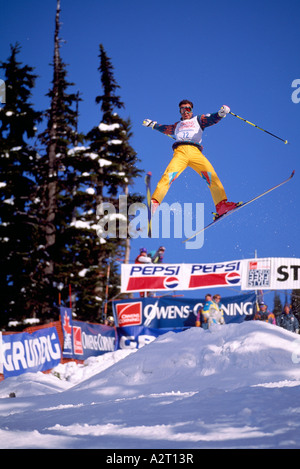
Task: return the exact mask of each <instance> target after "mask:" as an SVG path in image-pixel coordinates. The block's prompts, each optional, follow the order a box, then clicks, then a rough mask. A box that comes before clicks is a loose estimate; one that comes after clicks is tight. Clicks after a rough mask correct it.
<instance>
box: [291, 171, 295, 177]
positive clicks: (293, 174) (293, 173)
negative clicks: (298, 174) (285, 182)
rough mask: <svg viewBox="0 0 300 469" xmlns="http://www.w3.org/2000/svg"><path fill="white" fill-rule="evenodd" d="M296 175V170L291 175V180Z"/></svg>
mask: <svg viewBox="0 0 300 469" xmlns="http://www.w3.org/2000/svg"><path fill="white" fill-rule="evenodd" d="M294 174H295V170H293V172H292V174H291V178H292V177H293V176H294Z"/></svg>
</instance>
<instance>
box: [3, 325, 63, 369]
mask: <svg viewBox="0 0 300 469" xmlns="http://www.w3.org/2000/svg"><path fill="white" fill-rule="evenodd" d="M2 352H3V373H4V378H8V377H10V376H18V375H21V374H23V373H28V372H31V373H36V372H38V371H46V370H50V369H51V368H54V367H55V366H57V365H58V364H59V363H60V359H61V348H60V343H59V338H58V334H57V330H56V328H55V327H49V328H47V329H41V330H39V331H36V332H33V333H32V334H28V333H26V332H23V333H20V334H8V335H2Z"/></svg>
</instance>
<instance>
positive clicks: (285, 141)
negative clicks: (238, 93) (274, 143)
mask: <svg viewBox="0 0 300 469" xmlns="http://www.w3.org/2000/svg"><path fill="white" fill-rule="evenodd" d="M229 114H231V115H232V116H235V117H237V118H238V119H241V120H242V121H244V122H247V124H250V125H253V127H256V128H257V129H259V130H262V131H263V132H266V134H269V135H272V137H275V138H278V140H281V141H282V142H284V143H285V144H286V143H289V142H288V141H287V140H284V139H283V138H280V137H277V135H274V134H272V133H271V132H269V131H268V130H265V129H262V128H261V127H258V125H256V124H253V123H252V122H249V121H247V120H246V119H244V118H243V117H240V116H238V115H237V114H234V112H231V111H229Z"/></svg>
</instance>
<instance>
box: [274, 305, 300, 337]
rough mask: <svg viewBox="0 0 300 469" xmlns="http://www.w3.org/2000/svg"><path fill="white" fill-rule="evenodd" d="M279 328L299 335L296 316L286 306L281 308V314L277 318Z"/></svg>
mask: <svg viewBox="0 0 300 469" xmlns="http://www.w3.org/2000/svg"><path fill="white" fill-rule="evenodd" d="M278 325H279V326H280V327H283V328H284V329H286V330H287V331H290V332H296V333H297V334H298V333H299V322H298V319H297V318H296V316H295V315H294V314H293V313H292V311H291V310H290V306H289V305H288V304H286V305H285V306H284V308H283V313H282V314H281V316H280V318H279V324H278Z"/></svg>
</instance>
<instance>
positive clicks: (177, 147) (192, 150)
mask: <svg viewBox="0 0 300 469" xmlns="http://www.w3.org/2000/svg"><path fill="white" fill-rule="evenodd" d="M179 110H180V114H181V120H180V121H179V122H176V123H175V124H173V125H160V124H158V123H157V122H156V121H152V120H150V119H145V120H144V121H143V125H144V126H145V127H151V128H152V129H155V130H158V131H160V132H162V133H164V134H166V135H169V136H172V137H174V138H175V140H176V141H175V143H174V144H173V150H174V154H173V158H172V160H171V161H170V163H169V165H168V167H167V168H166V170H165V172H164V174H163V176H162V178H161V179H160V181H159V182H158V184H157V186H156V189H155V191H154V193H153V195H152V198H151V211H152V215H153V214H154V212H155V210H156V209H157V207H158V206H159V205H160V204H161V202H162V200H163V199H164V197H165V195H166V194H167V192H168V190H169V188H170V185H171V184H172V182H173V181H174V180H175V179H176V178H178V176H179V175H180V174H181V173H182V171H184V170H185V169H186V168H187V166H189V167H191V168H192V169H194V170H195V171H196V172H197V173H198V174H199V175H200V176H201V177H202V178H203V179H204V180H205V181H206V183H207V184H208V186H209V188H210V191H211V195H212V198H213V201H214V204H215V206H216V214H215V219H216V218H218V217H220V216H222V215H224V214H225V213H227V212H229V211H230V210H233V209H234V208H236V207H237V206H238V204H237V203H235V202H228V201H227V196H226V193H225V190H224V187H223V185H222V183H221V181H220V179H219V178H218V176H217V173H216V172H215V170H214V168H213V166H212V164H211V163H210V162H209V161H208V159H207V158H206V157H205V156H204V155H203V153H202V150H203V147H202V145H201V141H202V133H203V130H204V129H205V128H206V127H210V126H211V125H214V124H217V123H218V122H219V121H220V120H221V119H222V118H224V117H226V115H227V114H228V113H229V112H230V108H229V107H228V106H225V105H224V106H222V107H221V109H220V110H219V111H218V112H216V113H214V114H207V115H204V114H202V115H196V116H193V103H192V102H191V101H189V100H187V99H184V100H182V101H180V103H179Z"/></svg>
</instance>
